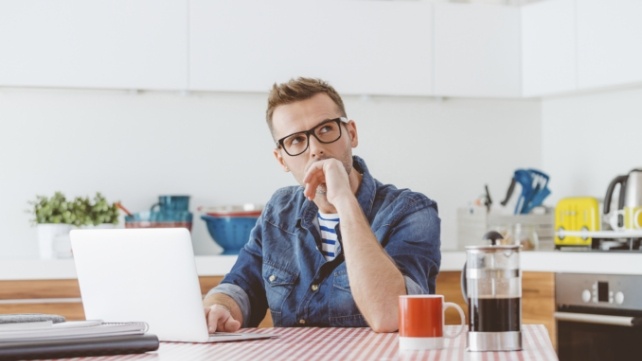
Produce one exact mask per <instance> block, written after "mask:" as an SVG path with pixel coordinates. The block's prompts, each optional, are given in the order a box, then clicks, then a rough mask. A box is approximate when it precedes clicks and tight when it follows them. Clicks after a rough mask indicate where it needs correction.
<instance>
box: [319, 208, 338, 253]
mask: <svg viewBox="0 0 642 361" xmlns="http://www.w3.org/2000/svg"><path fill="white" fill-rule="evenodd" d="M317 217H318V218H319V229H320V230H321V253H323V255H324V256H325V259H326V260H328V261H332V260H333V259H335V258H336V257H337V256H338V255H339V254H340V253H341V244H340V243H339V239H338V237H337V231H336V230H335V229H336V226H337V224H339V215H338V214H324V213H321V212H319V214H318V216H317Z"/></svg>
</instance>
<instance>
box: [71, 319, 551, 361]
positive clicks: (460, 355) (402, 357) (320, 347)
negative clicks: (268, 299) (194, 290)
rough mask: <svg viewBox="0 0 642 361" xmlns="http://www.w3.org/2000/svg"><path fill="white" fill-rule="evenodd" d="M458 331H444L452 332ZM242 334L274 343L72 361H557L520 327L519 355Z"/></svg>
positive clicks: (459, 343) (372, 337)
mask: <svg viewBox="0 0 642 361" xmlns="http://www.w3.org/2000/svg"><path fill="white" fill-rule="evenodd" d="M456 327H458V326H446V328H447V330H446V332H455V331H456V330H455V328H456ZM242 332H257V333H272V334H277V335H279V336H278V337H277V338H271V339H260V340H250V341H240V342H221V343H208V344H195V343H177V342H162V343H161V346H160V348H159V350H158V351H156V352H148V353H146V354H138V355H121V356H109V357H91V358H90V357H85V358H78V359H75V360H87V361H89V360H91V361H95V360H104V361H112V360H160V361H175V360H180V361H191V360H194V361H201V360H203V361H205V360H208V361H227V360H234V361H236V360H239V361H243V360H249V361H255V360H256V361H270V360H279V361H286V360H292V361H300V360H304V361H309V360H320V361H321V360H323V361H340V360H349V361H366V360H367V361H370V360H378V361H384V360H385V361H397V360H398V361H419V360H429V361H477V360H479V361H511V360H518V361H555V360H558V358H557V355H556V354H555V350H554V349H553V346H552V345H551V342H550V339H549V336H548V332H547V330H546V328H545V327H544V326H543V325H522V342H523V348H524V349H523V350H522V351H511V352H468V351H466V350H465V349H466V332H463V333H462V334H461V335H459V336H458V337H455V338H446V339H445V345H444V348H443V349H441V350H431V351H399V341H398V333H375V332H373V331H372V330H370V329H369V328H315V327H301V328H299V327H288V328H278V327H275V328H260V329H255V328H249V329H243V330H242Z"/></svg>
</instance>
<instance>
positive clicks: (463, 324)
mask: <svg viewBox="0 0 642 361" xmlns="http://www.w3.org/2000/svg"><path fill="white" fill-rule="evenodd" d="M449 308H454V309H456V310H457V312H459V318H460V320H461V324H460V325H459V330H458V331H457V332H455V333H454V334H451V335H447V334H446V333H445V332H444V336H445V337H450V338H452V337H457V336H459V335H460V334H461V333H462V332H463V331H464V328H465V327H466V316H464V310H462V309H461V307H459V305H458V304H456V303H453V302H444V320H445V319H446V315H445V314H446V310H447V309H449Z"/></svg>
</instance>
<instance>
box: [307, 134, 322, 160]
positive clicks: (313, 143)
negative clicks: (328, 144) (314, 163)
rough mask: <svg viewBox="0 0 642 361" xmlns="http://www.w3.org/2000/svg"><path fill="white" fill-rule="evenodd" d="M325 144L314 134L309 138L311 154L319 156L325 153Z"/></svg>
mask: <svg viewBox="0 0 642 361" xmlns="http://www.w3.org/2000/svg"><path fill="white" fill-rule="evenodd" d="M324 146H325V144H323V143H321V142H319V140H318V139H317V138H316V137H315V136H314V135H312V134H310V137H309V138H308V150H309V151H310V156H312V157H317V156H319V155H321V154H323V147H324Z"/></svg>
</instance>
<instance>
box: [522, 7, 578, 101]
mask: <svg viewBox="0 0 642 361" xmlns="http://www.w3.org/2000/svg"><path fill="white" fill-rule="evenodd" d="M521 15H522V81H523V83H522V87H523V88H522V89H523V95H525V96H540V95H550V94H555V93H562V92H569V91H573V90H575V89H577V76H576V74H577V71H576V69H577V65H576V53H575V42H576V40H575V0H547V1H540V2H536V3H532V4H527V5H525V6H523V7H522V14H521Z"/></svg>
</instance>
